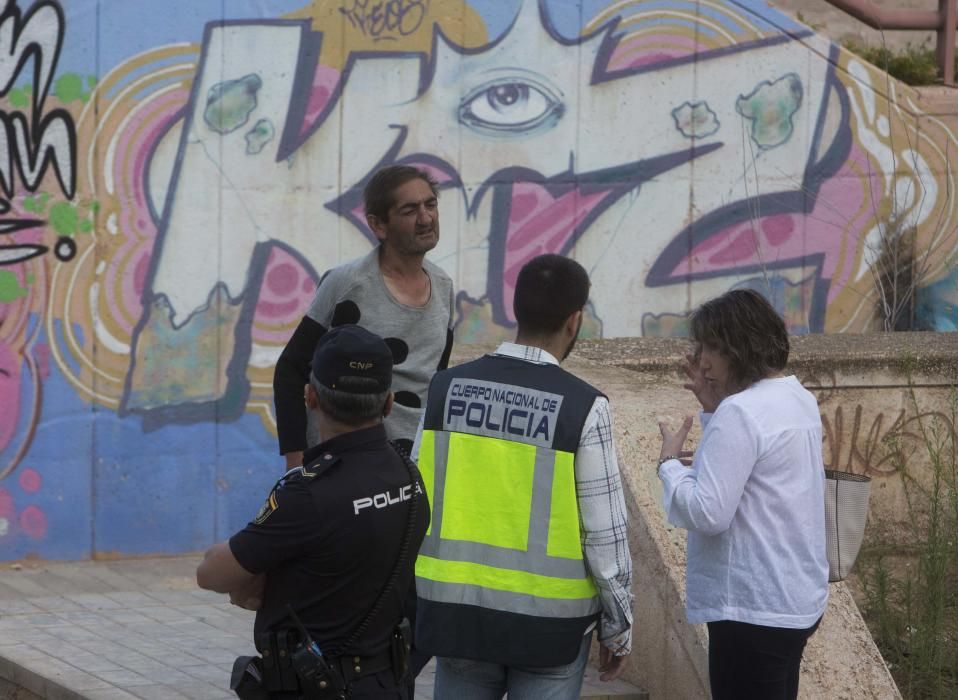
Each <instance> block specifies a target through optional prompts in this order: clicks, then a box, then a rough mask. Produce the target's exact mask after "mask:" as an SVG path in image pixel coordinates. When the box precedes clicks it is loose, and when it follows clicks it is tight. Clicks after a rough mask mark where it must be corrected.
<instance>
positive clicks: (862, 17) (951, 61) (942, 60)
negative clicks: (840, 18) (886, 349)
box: [826, 0, 958, 85]
mask: <svg viewBox="0 0 958 700" xmlns="http://www.w3.org/2000/svg"><path fill="white" fill-rule="evenodd" d="M826 2H828V3H829V4H830V5H833V6H834V7H837V8H838V9H839V10H842V11H844V12H847V13H848V14H850V15H851V16H852V17H854V18H855V19H857V20H859V21H861V22H864V23H865V24H867V25H868V26H869V27H871V28H872V29H878V30H880V31H882V30H886V29H889V30H890V29H905V30H918V31H933V32H935V33H936V38H937V50H936V54H937V56H938V74H939V75H940V76H941V78H942V80H943V81H944V83H945V85H954V84H955V28H956V24H958V0H938V10H937V11H935V10H886V9H885V8H883V7H878V6H877V5H875V4H874V3H872V2H871V0H826Z"/></svg>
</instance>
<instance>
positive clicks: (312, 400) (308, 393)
mask: <svg viewBox="0 0 958 700" xmlns="http://www.w3.org/2000/svg"><path fill="white" fill-rule="evenodd" d="M304 391H305V398H306V408H308V409H309V410H310V411H315V410H316V409H317V408H318V407H319V397H318V396H317V395H316V390H315V389H314V388H313V385H312V384H307V385H306V388H305V389H304Z"/></svg>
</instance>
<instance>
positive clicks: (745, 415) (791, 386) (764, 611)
mask: <svg viewBox="0 0 958 700" xmlns="http://www.w3.org/2000/svg"><path fill="white" fill-rule="evenodd" d="M701 420H702V439H701V442H700V444H699V447H698V449H697V450H696V451H695V458H694V459H693V462H692V468H691V469H687V468H686V467H684V466H683V465H682V464H681V463H680V462H679V461H678V460H669V461H667V462H665V463H664V464H663V465H662V466H661V468H660V470H659V476H660V478H661V479H662V483H663V486H664V493H663V497H664V503H665V511H666V515H667V517H668V520H669V522H670V523H672V524H673V525H676V526H678V527H682V528H685V529H687V530H688V531H689V533H688V550H687V551H688V555H687V557H688V564H687V571H686V616H687V618H688V621H689V622H691V623H701V622H713V621H716V620H734V621H738V622H748V623H751V624H756V625H766V626H771V627H787V628H797V629H801V628H806V627H810V626H811V625H813V624H814V623H815V621H816V620H818V618H819V617H821V615H822V613H824V612H825V605H826V602H827V600H828V559H827V557H826V553H825V500H824V488H825V473H824V468H823V463H822V421H821V416H820V414H819V411H818V404H817V403H816V401H815V397H814V396H812V394H810V393H809V392H808V391H806V390H805V388H804V387H802V385H801V384H800V383H799V382H798V380H797V379H796V378H795V377H794V376H789V377H777V378H771V379H763V380H761V381H759V382H757V383H755V384H753V385H752V386H751V387H749V388H748V389H745V390H744V391H741V392H739V393H737V394H733V395H731V396H729V397H727V398H726V399H725V400H723V401H722V403H721V404H719V407H718V408H717V409H716V411H715V413H714V414H708V413H702V414H701Z"/></svg>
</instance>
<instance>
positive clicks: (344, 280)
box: [306, 246, 456, 445]
mask: <svg viewBox="0 0 958 700" xmlns="http://www.w3.org/2000/svg"><path fill="white" fill-rule="evenodd" d="M423 269H424V270H425V271H426V274H427V275H429V281H430V283H431V285H432V290H431V293H430V295H429V301H428V302H426V305H425V306H422V307H414V306H406V305H405V304H402V303H400V302H398V301H397V300H396V299H395V297H393V295H392V294H390V292H389V290H388V289H387V288H386V283H385V281H384V280H383V277H382V274H381V273H380V271H379V247H378V246H377V247H376V248H374V249H373V250H372V251H370V252H369V254H368V255H365V256H363V257H361V258H357V259H356V260H353V261H352V262H348V263H345V264H343V265H340V266H339V267H336V268H333V269H332V270H330V271H329V272H327V273H326V274H325V275H324V276H323V278H322V280H320V283H319V287H318V288H317V290H316V296H315V297H313V301H312V303H311V304H310V305H309V308H308V309H307V310H306V315H307V316H309V317H310V318H311V319H313V320H314V321H316V322H317V323H318V324H319V325H321V326H322V327H323V328H325V329H330V328H334V327H336V326H340V325H343V324H345V323H355V324H357V325H360V326H362V327H363V328H365V329H366V330H369V331H371V332H373V333H375V334H377V335H379V336H381V337H383V338H384V339H385V340H386V342H387V343H388V344H389V346H390V349H392V351H393V356H394V358H395V365H394V366H393V383H392V390H393V392H394V393H395V396H396V398H395V402H394V404H393V410H392V413H391V414H390V415H389V417H388V418H386V421H385V425H386V433H387V434H388V435H389V437H390V439H392V440H408V441H409V442H410V443H411V442H412V440H413V439H414V438H415V437H416V428H417V427H418V425H419V416H420V415H421V413H422V409H423V406H424V405H425V402H426V389H427V388H428V387H429V381H430V380H431V379H432V375H433V374H435V373H436V370H437V369H439V366H440V362H443V363H444V362H446V361H448V348H449V347H451V344H452V324H453V321H454V313H455V308H456V305H455V299H454V292H453V288H452V280H451V279H450V278H449V275H447V274H446V273H445V272H443V271H442V269H441V268H439V267H438V266H437V265H433V264H432V263H430V262H429V261H427V260H424V261H423ZM312 423H313V421H309V429H308V433H307V441H308V443H309V445H315V444H316V443H317V442H318V441H319V436H318V435H317V434H316V433H315V429H314V428H313V427H312Z"/></svg>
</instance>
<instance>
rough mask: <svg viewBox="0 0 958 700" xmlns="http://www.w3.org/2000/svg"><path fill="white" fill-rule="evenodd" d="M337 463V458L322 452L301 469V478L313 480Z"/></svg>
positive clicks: (329, 453)
mask: <svg viewBox="0 0 958 700" xmlns="http://www.w3.org/2000/svg"><path fill="white" fill-rule="evenodd" d="M337 462H339V457H337V456H336V455H334V454H333V453H331V452H324V453H323V454H321V455H320V456H319V458H318V459H314V460H313V461H312V462H310V463H309V464H307V465H305V466H303V467H302V470H303V476H304V477H306V478H307V479H313V478H315V477H317V476H319V475H320V474H322V473H323V472H324V471H326V470H327V469H329V468H330V467H331V466H333V465H334V464H336V463H337Z"/></svg>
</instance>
